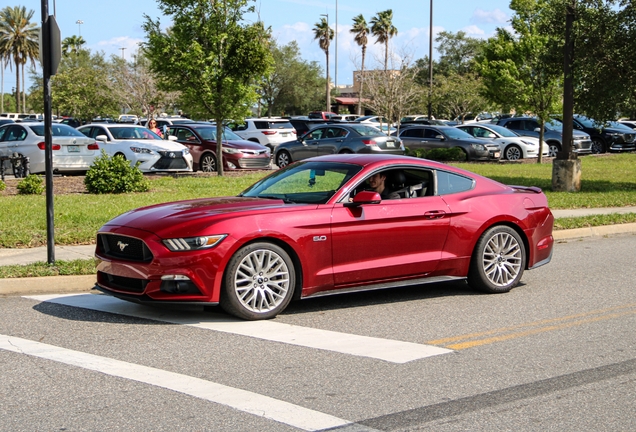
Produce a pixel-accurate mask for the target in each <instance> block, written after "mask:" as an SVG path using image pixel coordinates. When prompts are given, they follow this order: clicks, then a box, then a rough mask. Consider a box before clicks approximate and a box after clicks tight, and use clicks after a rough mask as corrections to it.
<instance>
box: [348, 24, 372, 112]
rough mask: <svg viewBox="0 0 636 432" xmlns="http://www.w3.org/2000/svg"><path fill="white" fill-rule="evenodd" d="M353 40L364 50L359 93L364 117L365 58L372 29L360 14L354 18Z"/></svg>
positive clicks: (360, 108) (359, 106)
mask: <svg viewBox="0 0 636 432" xmlns="http://www.w3.org/2000/svg"><path fill="white" fill-rule="evenodd" d="M349 31H350V32H351V33H353V35H354V36H353V40H354V41H355V42H356V43H357V44H358V46H360V49H361V50H362V63H361V64H360V90H359V91H358V115H362V92H363V89H364V58H365V56H366V53H367V44H368V43H369V38H368V36H369V33H371V29H370V28H369V25H368V24H367V21H366V20H365V19H364V15H362V14H360V15H357V16H355V17H354V18H353V26H352V27H351V30H349Z"/></svg>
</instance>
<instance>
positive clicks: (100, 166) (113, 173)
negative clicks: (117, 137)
mask: <svg viewBox="0 0 636 432" xmlns="http://www.w3.org/2000/svg"><path fill="white" fill-rule="evenodd" d="M84 185H85V186H86V190H87V191H88V192H89V193H93V194H106V193H127V192H147V191H148V190H149V189H150V183H149V182H148V179H146V178H144V175H143V173H142V172H141V171H140V170H139V168H138V167H137V166H134V167H133V166H131V165H130V162H129V161H127V160H126V159H124V158H122V157H120V156H115V157H110V156H108V155H107V154H106V152H105V151H104V150H103V149H102V154H101V156H99V157H97V158H96V159H95V161H93V164H92V165H91V167H90V168H89V170H88V171H87V172H86V177H85V178H84Z"/></svg>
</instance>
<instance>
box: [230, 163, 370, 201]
mask: <svg viewBox="0 0 636 432" xmlns="http://www.w3.org/2000/svg"><path fill="white" fill-rule="evenodd" d="M361 169H362V166H360V165H353V164H345V163H336V162H299V163H295V164H292V165H289V166H288V167H287V168H283V169H281V170H278V171H276V172H275V173H273V174H271V175H269V176H267V177H265V178H264V179H262V180H261V181H259V182H257V183H255V184H254V185H252V186H250V187H249V188H247V189H246V190H245V191H243V192H242V193H241V194H240V195H239V196H244V197H258V198H268V199H281V200H283V201H285V202H288V203H303V204H324V203H326V202H327V201H329V199H330V198H331V197H332V196H333V195H334V194H335V193H336V191H338V189H340V188H341V187H342V186H343V185H344V184H345V183H347V182H348V181H349V179H351V177H353V176H354V175H355V174H356V173H358V172H359V171H360V170H361Z"/></svg>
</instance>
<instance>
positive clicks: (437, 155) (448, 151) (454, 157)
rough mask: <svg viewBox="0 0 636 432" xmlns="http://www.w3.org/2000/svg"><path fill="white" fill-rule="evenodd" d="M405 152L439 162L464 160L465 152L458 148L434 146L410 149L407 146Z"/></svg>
mask: <svg viewBox="0 0 636 432" xmlns="http://www.w3.org/2000/svg"><path fill="white" fill-rule="evenodd" d="M406 154H407V155H408V156H415V157H418V158H421V159H430V160H434V161H439V162H447V161H465V160H466V153H464V151H463V150H462V149H461V148H459V147H453V148H436V149H430V150H424V149H415V150H411V149H409V148H407V149H406Z"/></svg>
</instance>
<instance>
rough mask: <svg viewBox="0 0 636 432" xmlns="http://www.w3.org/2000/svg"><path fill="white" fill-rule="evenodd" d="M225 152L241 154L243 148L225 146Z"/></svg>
mask: <svg viewBox="0 0 636 432" xmlns="http://www.w3.org/2000/svg"><path fill="white" fill-rule="evenodd" d="M223 153H229V154H241V153H243V152H242V151H241V150H239V149H235V148H231V147H223Z"/></svg>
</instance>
